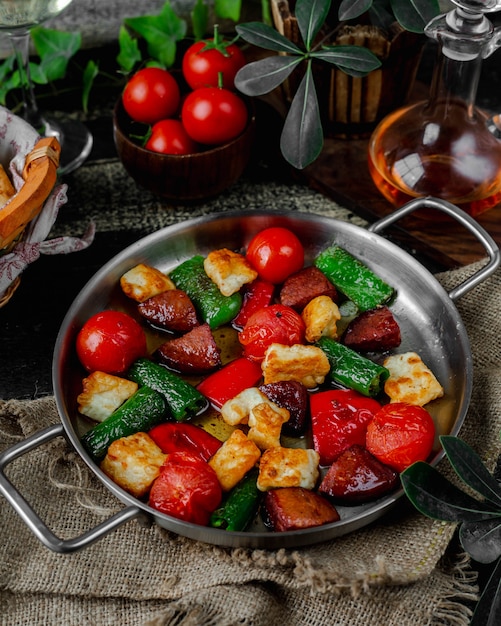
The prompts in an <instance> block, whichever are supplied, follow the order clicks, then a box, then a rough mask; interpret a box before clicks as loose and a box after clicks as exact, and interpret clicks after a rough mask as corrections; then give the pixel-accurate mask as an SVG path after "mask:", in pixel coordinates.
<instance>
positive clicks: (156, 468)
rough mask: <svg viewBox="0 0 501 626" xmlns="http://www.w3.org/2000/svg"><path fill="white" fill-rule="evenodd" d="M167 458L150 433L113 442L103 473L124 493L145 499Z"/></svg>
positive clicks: (102, 464)
mask: <svg viewBox="0 0 501 626" xmlns="http://www.w3.org/2000/svg"><path fill="white" fill-rule="evenodd" d="M167 456H168V455H167V454H164V453H163V452H162V450H160V448H159V447H158V446H157V444H156V443H155V442H154V441H153V439H152V438H151V437H150V436H149V435H148V434H147V433H142V432H139V433H134V434H133V435H129V436H128V437H122V438H121V439H117V440H115V441H113V443H112V444H111V445H110V446H109V448H108V451H107V453H106V456H105V457H104V459H103V460H102V462H101V469H102V470H103V472H104V473H105V474H106V475H107V476H109V477H110V478H111V479H112V480H113V481H114V482H115V483H117V485H119V486H120V487H122V489H125V491H128V492H129V493H131V494H132V495H133V496H135V497H136V498H141V497H142V496H144V495H146V494H147V493H148V491H149V490H150V488H151V485H152V484H153V481H154V480H155V479H156V478H158V476H159V474H160V468H161V467H162V465H163V464H164V462H165V460H166V459H167Z"/></svg>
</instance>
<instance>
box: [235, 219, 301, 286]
mask: <svg viewBox="0 0 501 626" xmlns="http://www.w3.org/2000/svg"><path fill="white" fill-rule="evenodd" d="M246 257H247V260H248V261H249V263H250V264H251V265H252V266H253V267H254V269H255V270H256V271H257V272H258V273H259V276H260V277H261V278H262V279H263V280H267V281H268V282H270V283H274V284H275V285H276V284H278V283H282V282H283V281H284V280H285V279H286V278H287V277H288V276H290V275H291V274H294V272H298V271H299V270H300V269H301V268H302V267H303V265H304V248H303V245H302V243H301V242H300V241H299V239H298V238H297V237H296V235H295V234H294V233H293V232H292V231H290V230H289V229H288V228H282V227H280V226H273V227H271V228H265V229H264V230H262V231H261V232H259V233H258V234H257V235H255V236H254V237H253V238H252V239H251V242H250V243H249V246H248V247H247V254H246Z"/></svg>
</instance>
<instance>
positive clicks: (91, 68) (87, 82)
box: [82, 61, 99, 113]
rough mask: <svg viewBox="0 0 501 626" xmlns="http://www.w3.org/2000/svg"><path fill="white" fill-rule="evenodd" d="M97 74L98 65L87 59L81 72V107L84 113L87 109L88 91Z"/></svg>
mask: <svg viewBox="0 0 501 626" xmlns="http://www.w3.org/2000/svg"><path fill="white" fill-rule="evenodd" d="M98 74H99V66H98V65H97V64H96V63H95V62H94V61H89V62H88V63H87V65H86V66H85V70H84V73H83V90H82V108H83V110H84V111H85V113H87V111H88V108H89V95H90V91H91V88H92V85H93V83H94V79H95V78H96V76H97V75H98Z"/></svg>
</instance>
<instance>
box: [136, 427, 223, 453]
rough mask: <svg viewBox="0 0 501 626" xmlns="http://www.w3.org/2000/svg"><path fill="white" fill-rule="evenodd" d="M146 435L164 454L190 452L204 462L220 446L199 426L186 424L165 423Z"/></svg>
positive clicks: (214, 438)
mask: <svg viewBox="0 0 501 626" xmlns="http://www.w3.org/2000/svg"><path fill="white" fill-rule="evenodd" d="M148 435H149V436H150V437H151V438H152V439H153V441H154V442H155V443H156V444H157V446H158V447H159V448H160V450H162V452H163V453H164V454H171V453H172V452H190V453H191V454H196V455H197V456H199V457H200V458H201V459H203V460H204V461H208V460H209V459H210V458H211V456H214V454H216V452H217V451H218V450H219V448H220V447H221V445H222V442H221V441H219V439H217V438H216V437H214V436H213V435H211V434H210V433H208V432H207V431H206V430H204V429H203V428H201V427H200V426H196V425H195V424H188V423H187V422H165V423H164V424H159V425H158V426H155V427H154V428H152V429H151V430H150V431H149V432H148Z"/></svg>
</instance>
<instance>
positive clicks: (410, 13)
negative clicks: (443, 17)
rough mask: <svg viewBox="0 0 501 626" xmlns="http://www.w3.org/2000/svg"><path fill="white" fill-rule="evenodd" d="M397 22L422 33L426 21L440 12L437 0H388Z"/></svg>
mask: <svg viewBox="0 0 501 626" xmlns="http://www.w3.org/2000/svg"><path fill="white" fill-rule="evenodd" d="M390 4H391V8H392V10H393V13H394V14H395V17H396V18H397V20H398V23H399V24H400V25H401V26H403V28H405V29H406V30H408V31H411V32H413V33H422V32H423V31H424V27H425V26H426V24H428V22H429V21H430V20H431V19H432V18H433V17H435V16H436V15H438V14H439V13H440V6H439V4H438V0H410V2H409V0H390Z"/></svg>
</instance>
